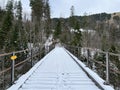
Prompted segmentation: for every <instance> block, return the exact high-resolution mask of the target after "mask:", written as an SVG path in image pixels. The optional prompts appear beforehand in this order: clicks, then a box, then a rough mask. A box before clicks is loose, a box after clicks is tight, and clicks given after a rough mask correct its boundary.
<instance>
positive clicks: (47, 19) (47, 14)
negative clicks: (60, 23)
mask: <svg viewBox="0 0 120 90" xmlns="http://www.w3.org/2000/svg"><path fill="white" fill-rule="evenodd" d="M44 13H45V33H46V37H48V36H49V34H50V32H51V30H50V29H51V26H50V24H51V18H50V6H49V0H47V1H46V2H45V7H44Z"/></svg>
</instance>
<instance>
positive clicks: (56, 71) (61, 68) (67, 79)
mask: <svg viewBox="0 0 120 90" xmlns="http://www.w3.org/2000/svg"><path fill="white" fill-rule="evenodd" d="M76 62H77V63H76ZM83 69H84V70H85V71H86V72H87V73H88V74H90V76H91V77H93V78H94V79H95V80H96V81H97V84H99V87H98V86H97V85H96V83H95V82H93V80H92V79H91V78H89V77H88V75H87V74H86V73H85V72H84V70H83ZM103 83H104V81H103V80H102V79H101V78H100V77H99V76H98V75H97V74H95V73H94V72H93V71H91V70H90V69H88V68H87V67H86V66H85V65H84V64H83V63H82V62H80V61H79V60H78V59H77V58H76V57H75V56H73V55H72V54H71V53H70V52H68V51H67V50H66V49H65V48H63V47H56V48H55V49H53V50H52V51H51V52H50V53H48V54H47V55H46V56H45V57H44V58H43V59H42V60H40V61H39V62H38V63H37V64H36V65H35V66H34V67H33V68H32V69H31V70H30V71H28V72H27V73H26V74H25V75H23V76H21V77H20V78H19V79H18V80H17V81H16V82H15V84H14V85H13V86H11V87H10V88H9V89H8V90H102V89H103V90H113V89H112V87H110V86H108V85H104V84H103ZM100 87H101V88H100Z"/></svg>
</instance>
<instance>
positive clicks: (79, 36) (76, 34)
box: [72, 21, 82, 47]
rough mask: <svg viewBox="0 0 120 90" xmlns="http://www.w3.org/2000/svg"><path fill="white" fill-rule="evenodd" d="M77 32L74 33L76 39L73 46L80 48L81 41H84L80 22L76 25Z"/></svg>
mask: <svg viewBox="0 0 120 90" xmlns="http://www.w3.org/2000/svg"><path fill="white" fill-rule="evenodd" d="M74 29H75V32H74V38H73V42H72V44H73V45H74V46H80V47H81V41H82V34H81V31H80V25H79V22H78V21H77V22H76V24H75V28H74Z"/></svg>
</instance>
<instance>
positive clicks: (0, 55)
mask: <svg viewBox="0 0 120 90" xmlns="http://www.w3.org/2000/svg"><path fill="white" fill-rule="evenodd" d="M28 50H29V49H25V50H20V51H15V52H14V53H15V54H17V53H21V52H26V51H28ZM12 53H13V52H9V53H4V54H0V57H2V56H7V55H10V54H12Z"/></svg>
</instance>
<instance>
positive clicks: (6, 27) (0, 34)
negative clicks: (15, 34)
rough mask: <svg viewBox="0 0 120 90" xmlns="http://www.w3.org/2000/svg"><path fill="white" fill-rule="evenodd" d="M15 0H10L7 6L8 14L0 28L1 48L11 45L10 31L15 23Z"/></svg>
mask: <svg viewBox="0 0 120 90" xmlns="http://www.w3.org/2000/svg"><path fill="white" fill-rule="evenodd" d="M12 21H13V1H12V0H9V1H8V3H7V6H6V15H5V18H4V21H3V24H2V28H1V29H0V48H1V49H3V48H4V49H6V47H7V48H8V47H9V45H10V34H11V33H10V31H11V29H12V25H13V22H12Z"/></svg>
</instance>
